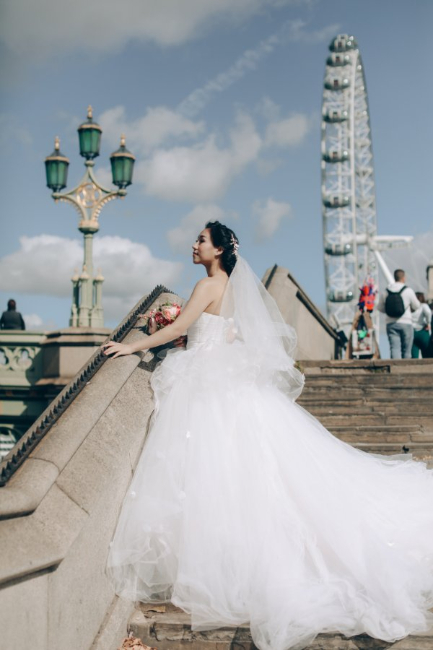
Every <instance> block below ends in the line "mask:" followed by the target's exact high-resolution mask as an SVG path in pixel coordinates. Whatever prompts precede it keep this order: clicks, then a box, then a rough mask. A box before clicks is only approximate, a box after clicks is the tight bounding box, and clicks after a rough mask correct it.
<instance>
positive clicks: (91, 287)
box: [45, 106, 135, 327]
mask: <svg viewBox="0 0 433 650" xmlns="http://www.w3.org/2000/svg"><path fill="white" fill-rule="evenodd" d="M101 134H102V129H101V127H100V126H99V124H97V123H96V122H94V121H93V113H92V107H91V106H89V108H88V111H87V121H86V122H83V124H81V125H80V126H79V127H78V135H79V142H80V155H81V156H83V157H84V158H85V159H86V160H85V163H84V164H85V166H86V171H85V173H84V176H83V178H82V179H81V181H80V182H79V184H78V185H77V186H76V187H74V188H73V189H72V190H70V191H69V192H61V190H63V189H64V188H65V187H66V183H67V175H68V167H69V160H68V158H67V157H66V156H64V155H63V154H62V153H61V152H60V140H59V138H57V137H56V139H55V145H54V151H53V153H52V154H51V155H49V156H47V157H46V159H45V167H46V174H47V186H48V187H49V188H50V189H51V190H52V194H51V196H52V197H53V199H54V200H55V201H56V202H57V201H63V202H65V203H70V204H71V205H72V206H73V207H74V208H75V209H76V210H77V212H78V214H79V217H80V221H79V224H78V230H79V231H80V232H82V233H83V236H84V261H83V268H82V271H81V273H80V274H78V272H76V273H75V274H74V276H73V277H72V287H73V288H72V308H71V317H70V320H69V325H71V326H72V327H102V326H103V325H104V313H103V308H102V282H103V281H104V278H103V276H102V274H101V271H100V270H99V271H98V274H97V276H96V277H93V235H94V234H95V233H97V232H98V230H99V214H100V212H101V210H102V208H103V207H104V205H106V204H107V203H109V201H112V200H113V199H122V198H124V197H125V196H126V187H128V185H131V183H132V173H133V169H134V162H135V158H134V156H133V155H132V153H130V152H129V151H128V150H127V149H126V147H125V137H124V136H123V135H122V136H121V139H120V147H119V149H118V150H117V151H115V152H114V153H112V154H111V156H110V160H111V169H112V174H113V184H114V185H117V187H118V189H117V190H110V189H107V188H105V187H103V186H102V185H101V184H100V183H99V182H98V181H97V179H96V177H95V174H94V171H93V167H94V165H95V162H94V159H95V158H96V157H97V156H99V149H100V144H101Z"/></svg>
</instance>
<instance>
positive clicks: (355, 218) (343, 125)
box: [321, 34, 413, 337]
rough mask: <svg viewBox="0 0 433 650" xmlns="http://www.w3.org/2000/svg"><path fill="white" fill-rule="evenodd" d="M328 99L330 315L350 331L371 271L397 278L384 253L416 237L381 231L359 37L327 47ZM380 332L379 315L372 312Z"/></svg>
mask: <svg viewBox="0 0 433 650" xmlns="http://www.w3.org/2000/svg"><path fill="white" fill-rule="evenodd" d="M329 49H330V52H331V53H330V55H329V56H328V59H327V61H326V70H325V81H324V90H323V104H322V143H321V160H322V162H321V165H322V221H323V249H324V260H325V280H326V302H327V313H328V318H329V319H330V320H331V321H333V324H334V325H335V326H336V327H339V328H341V329H343V330H345V331H346V333H347V332H349V330H350V327H351V325H352V322H353V318H354V315H355V313H356V306H357V302H358V291H359V288H360V287H361V286H362V285H363V284H364V281H365V279H366V278H367V276H368V277H369V278H370V281H371V282H372V283H373V284H375V285H376V287H377V288H378V289H379V269H380V270H381V271H382V273H383V275H384V277H385V279H386V281H387V282H392V281H393V277H392V275H391V272H390V270H389V269H388V267H387V265H386V263H385V261H384V259H383V257H382V255H381V252H380V251H383V250H386V249H389V248H395V247H401V246H407V245H408V244H410V242H411V241H412V239H413V237H411V236H400V235H381V236H378V235H377V225H376V194H375V184H374V168H373V149H372V144H371V128H370V116H369V111H368V99H367V88H366V84H365V75H364V68H363V65H362V60H361V55H360V53H359V49H358V44H357V42H356V40H355V38H354V37H353V36H348V35H347V34H340V35H338V36H336V37H335V38H334V39H333V40H332V41H331V44H330V46H329ZM373 326H374V328H375V330H376V335H377V337H378V335H379V314H378V312H377V310H376V311H375V312H373Z"/></svg>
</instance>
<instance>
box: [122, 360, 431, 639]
mask: <svg viewBox="0 0 433 650" xmlns="http://www.w3.org/2000/svg"><path fill="white" fill-rule="evenodd" d="M301 366H302V367H303V370H304V372H305V375H306V384H305V389H304V392H303V393H302V395H301V397H300V398H299V399H298V403H299V404H300V405H301V406H303V407H304V408H305V409H307V410H308V411H310V412H311V413H312V414H313V415H314V416H315V417H317V418H318V419H319V420H320V421H321V422H322V424H324V426H326V427H327V428H328V429H329V430H330V431H331V432H332V433H333V434H334V435H336V436H337V437H338V438H340V439H341V440H344V441H345V442H347V443H349V444H351V445H354V446H355V447H357V448H359V449H363V450H364V451H368V452H372V453H379V454H400V453H402V454H403V453H411V454H413V457H414V458H416V459H419V460H423V461H425V462H427V463H428V465H429V466H430V467H433V360H429V359H425V360H414V361H411V360H408V361H390V360H375V361H370V360H368V361H367V360H362V361H305V362H301ZM128 632H129V633H130V634H131V635H133V636H134V637H138V638H139V639H141V640H142V641H143V643H145V644H146V645H149V646H152V647H156V648H157V650H181V648H188V650H207V649H209V650H229V649H230V650H234V649H235V648H236V650H254V648H255V646H254V644H253V643H252V639H251V635H250V632H249V629H248V627H247V626H245V627H239V628H234V627H227V628H220V629H217V630H209V631H204V632H193V631H192V630H191V624H190V618H189V616H188V615H187V614H185V612H183V611H182V610H180V609H178V608H176V607H174V606H173V605H172V604H170V603H169V604H166V605H151V604H138V607H137V608H136V609H135V611H134V612H133V614H132V616H131V618H130V620H129V625H128ZM388 649H391V650H432V649H433V630H431V633H430V634H427V635H425V636H409V637H406V638H405V639H402V640H401V641H396V642H395V643H388V642H385V641H379V640H378V639H373V638H371V637H369V636H367V635H365V634H361V635H357V636H355V637H351V638H350V639H348V638H346V637H344V636H342V635H340V634H319V635H318V636H317V637H316V639H315V640H314V642H313V643H312V644H310V645H309V646H308V648H306V649H305V650H388Z"/></svg>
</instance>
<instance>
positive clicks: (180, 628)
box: [128, 603, 433, 650]
mask: <svg viewBox="0 0 433 650" xmlns="http://www.w3.org/2000/svg"><path fill="white" fill-rule="evenodd" d="M157 607H158V609H157V611H154V610H152V605H144V604H140V605H139V607H138V608H137V609H136V610H135V611H134V613H133V614H132V616H131V618H130V620H129V625H128V632H131V633H132V634H133V635H134V636H135V637H138V638H139V639H141V641H142V642H143V643H144V644H146V645H148V646H151V647H156V648H157V650H183V649H185V648H188V650H256V647H255V646H254V644H253V642H252V639H251V634H250V630H249V627H248V626H247V625H245V626H240V627H223V628H219V629H216V630H208V631H201V632H193V631H192V630H191V620H190V617H189V615H188V614H186V613H185V612H183V611H182V610H181V609H179V608H177V607H174V605H172V604H171V603H168V604H166V605H162V606H161V605H160V606H157ZM154 609H155V608H154ZM432 648H433V630H432V633H431V634H429V635H427V636H408V637H406V638H405V639H403V640H401V641H396V642H395V643H388V642H386V641H379V640H378V639H373V638H371V637H369V636H368V635H366V634H359V635H357V636H353V637H350V639H349V638H347V637H345V636H343V635H341V634H337V633H336V634H333V633H328V634H319V635H318V636H317V637H316V639H315V640H314V641H313V643H311V644H310V645H308V646H307V647H306V648H305V650H431V649H432Z"/></svg>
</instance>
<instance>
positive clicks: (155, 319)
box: [145, 302, 182, 334]
mask: <svg viewBox="0 0 433 650" xmlns="http://www.w3.org/2000/svg"><path fill="white" fill-rule="evenodd" d="M181 309H182V308H181V306H180V305H178V304H177V303H176V302H165V303H164V304H163V305H161V307H160V308H159V309H152V311H150V312H149V313H148V315H147V316H145V324H146V327H147V331H148V333H149V334H153V333H154V332H156V331H157V330H162V328H163V327H166V326H167V325H170V324H171V323H173V322H174V321H175V320H176V318H177V317H178V316H179V314H180V312H181Z"/></svg>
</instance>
